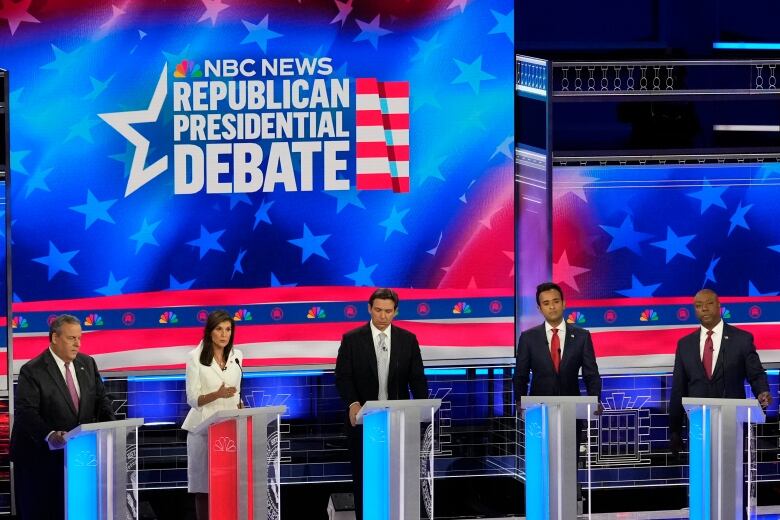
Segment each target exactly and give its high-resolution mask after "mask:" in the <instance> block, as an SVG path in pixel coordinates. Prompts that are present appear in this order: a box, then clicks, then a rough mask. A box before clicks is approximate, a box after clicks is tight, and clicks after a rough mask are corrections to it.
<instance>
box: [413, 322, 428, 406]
mask: <svg viewBox="0 0 780 520" xmlns="http://www.w3.org/2000/svg"><path fill="white" fill-rule="evenodd" d="M410 346H411V349H412V350H411V359H410V361H409V387H410V388H411V390H412V397H414V398H415V399H428V380H427V379H426V378H425V368H424V367H423V361H422V352H420V342H419V341H417V336H415V335H414V334H412V337H411V343H410Z"/></svg>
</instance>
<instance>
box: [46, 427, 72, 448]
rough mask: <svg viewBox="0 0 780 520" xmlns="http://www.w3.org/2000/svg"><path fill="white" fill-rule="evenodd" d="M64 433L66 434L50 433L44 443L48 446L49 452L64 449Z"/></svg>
mask: <svg viewBox="0 0 780 520" xmlns="http://www.w3.org/2000/svg"><path fill="white" fill-rule="evenodd" d="M65 433H67V432H62V431H60V432H52V434H51V435H49V438H48V439H46V443H47V444H48V445H49V449H50V450H51V451H54V450H61V449H62V448H64V447H65Z"/></svg>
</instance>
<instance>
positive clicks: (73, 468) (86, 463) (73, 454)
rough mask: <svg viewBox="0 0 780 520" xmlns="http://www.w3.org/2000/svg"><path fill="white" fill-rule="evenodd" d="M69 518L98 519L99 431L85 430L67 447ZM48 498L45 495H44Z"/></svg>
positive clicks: (66, 498) (67, 505)
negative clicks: (87, 431) (85, 431)
mask: <svg viewBox="0 0 780 520" xmlns="http://www.w3.org/2000/svg"><path fill="white" fill-rule="evenodd" d="M65 461H66V474H65V479H66V482H67V484H68V485H67V488H68V489H67V496H66V497H65V500H66V502H65V504H66V507H67V517H68V518H71V519H72V518H78V519H79V520H92V519H94V520H97V518H98V510H97V506H98V489H97V486H98V467H97V462H96V461H97V433H85V434H83V435H81V436H79V437H76V438H75V439H73V440H71V441H69V442H68V445H67V446H66V448H65ZM42 499H43V500H45V497H42Z"/></svg>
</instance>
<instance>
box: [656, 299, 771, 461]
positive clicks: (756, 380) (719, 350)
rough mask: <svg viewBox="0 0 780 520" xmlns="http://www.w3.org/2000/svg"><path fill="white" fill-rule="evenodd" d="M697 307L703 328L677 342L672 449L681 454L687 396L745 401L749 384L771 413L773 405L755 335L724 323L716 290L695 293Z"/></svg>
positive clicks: (697, 314) (670, 404) (672, 401)
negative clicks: (685, 398) (683, 403)
mask: <svg viewBox="0 0 780 520" xmlns="http://www.w3.org/2000/svg"><path fill="white" fill-rule="evenodd" d="M693 306H694V310H695V312H696V318H698V320H699V322H700V323H701V326H700V327H699V328H698V329H697V330H696V331H694V332H692V333H690V334H688V335H687V336H685V337H684V338H682V339H680V341H678V342H677V352H676V354H675V356H674V372H673V374H672V393H671V397H670V399H669V430H670V436H669V444H670V448H671V451H672V453H673V454H674V455H675V456H677V455H679V452H680V449H681V447H682V438H681V435H680V434H681V432H682V425H683V417H684V416H685V411H684V409H683V405H682V398H683V397H710V398H726V399H744V398H745V380H746V379H747V381H748V382H749V383H750V388H751V390H752V391H753V395H755V396H756V399H758V402H759V404H760V405H761V406H762V407H764V408H766V407H767V406H769V404H770V403H771V402H772V396H771V395H770V394H769V385H768V383H767V378H766V372H765V371H764V367H763V366H762V365H761V359H760V358H759V357H758V353H757V352H756V346H755V344H754V343H753V335H752V334H750V333H749V332H747V331H744V330H742V329H738V328H737V327H733V326H731V325H729V324H727V323H724V322H723V320H722V319H721V311H720V300H719V299H718V295H717V294H716V293H715V291H713V290H711V289H702V290H701V291H699V292H697V293H696V296H694V299H693Z"/></svg>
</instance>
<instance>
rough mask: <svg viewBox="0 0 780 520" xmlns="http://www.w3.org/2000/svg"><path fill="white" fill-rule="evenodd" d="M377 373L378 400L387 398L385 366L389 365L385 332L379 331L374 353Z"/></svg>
mask: <svg viewBox="0 0 780 520" xmlns="http://www.w3.org/2000/svg"><path fill="white" fill-rule="evenodd" d="M376 365H377V375H378V376H379V400H380V401H385V400H387V372H388V370H387V368H388V366H389V365H390V352H389V351H388V349H387V334H385V333H384V332H380V333H379V348H378V349H377V353H376Z"/></svg>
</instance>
